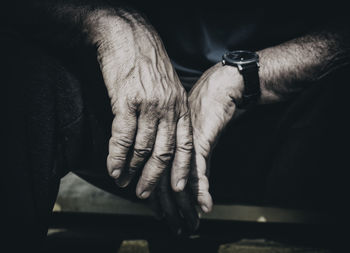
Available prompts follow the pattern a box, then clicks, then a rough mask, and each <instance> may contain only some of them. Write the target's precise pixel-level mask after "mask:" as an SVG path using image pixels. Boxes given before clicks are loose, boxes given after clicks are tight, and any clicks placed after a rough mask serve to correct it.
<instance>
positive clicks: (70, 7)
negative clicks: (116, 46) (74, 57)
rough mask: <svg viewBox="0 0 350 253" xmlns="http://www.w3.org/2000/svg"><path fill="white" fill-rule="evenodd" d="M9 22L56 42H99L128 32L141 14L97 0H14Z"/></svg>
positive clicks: (73, 44)
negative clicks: (109, 36) (110, 35)
mask: <svg viewBox="0 0 350 253" xmlns="http://www.w3.org/2000/svg"><path fill="white" fill-rule="evenodd" d="M9 10H10V11H9V13H11V14H10V15H8V16H7V17H6V21H5V22H6V23H7V25H8V26H9V27H10V28H11V29H16V30H17V31H18V32H20V33H22V34H23V35H24V36H26V37H30V38H31V39H34V40H35V41H37V42H39V43H41V42H43V43H46V44H52V45H54V46H63V47H68V48H76V47H80V46H82V45H88V46H90V45H92V46H97V47H98V46H99V44H100V43H101V42H102V41H103V39H104V38H105V37H107V36H108V35H109V34H112V33H113V34H118V32H120V31H122V32H123V34H127V33H128V31H130V33H131V30H133V29H134V27H135V23H139V22H141V21H140V19H142V18H141V15H139V14H138V13H136V12H135V11H131V10H128V11H126V10H125V9H124V8H121V7H120V6H116V5H113V6H112V5H110V4H109V3H107V2H104V1H97V0H32V1H21V0H19V1H14V4H12V8H11V6H10V7H9Z"/></svg>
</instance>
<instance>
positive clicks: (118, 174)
mask: <svg viewBox="0 0 350 253" xmlns="http://www.w3.org/2000/svg"><path fill="white" fill-rule="evenodd" d="M120 173H121V171H120V170H113V172H112V177H113V178H115V179H117V178H118V177H119V176H120Z"/></svg>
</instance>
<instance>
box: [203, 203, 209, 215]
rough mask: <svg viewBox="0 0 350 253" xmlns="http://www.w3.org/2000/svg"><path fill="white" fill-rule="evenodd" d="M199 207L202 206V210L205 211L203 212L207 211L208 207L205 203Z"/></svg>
mask: <svg viewBox="0 0 350 253" xmlns="http://www.w3.org/2000/svg"><path fill="white" fill-rule="evenodd" d="M201 208H202V210H203V212H205V213H208V212H209V208H208V207H207V206H206V205H201Z"/></svg>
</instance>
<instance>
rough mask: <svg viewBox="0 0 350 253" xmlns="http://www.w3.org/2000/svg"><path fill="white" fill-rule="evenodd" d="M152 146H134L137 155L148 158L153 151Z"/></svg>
mask: <svg viewBox="0 0 350 253" xmlns="http://www.w3.org/2000/svg"><path fill="white" fill-rule="evenodd" d="M151 151H152V148H149V147H144V148H134V154H135V156H137V157H140V158H146V157H148V156H149V154H150V153H151Z"/></svg>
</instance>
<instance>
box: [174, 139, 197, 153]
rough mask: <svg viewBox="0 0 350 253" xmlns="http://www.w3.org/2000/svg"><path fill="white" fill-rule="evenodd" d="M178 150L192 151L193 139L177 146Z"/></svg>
mask: <svg viewBox="0 0 350 253" xmlns="http://www.w3.org/2000/svg"><path fill="white" fill-rule="evenodd" d="M176 150H177V151H179V152H183V153H192V151H193V143H192V141H187V142H185V143H182V144H181V145H179V146H177V147H176Z"/></svg>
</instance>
